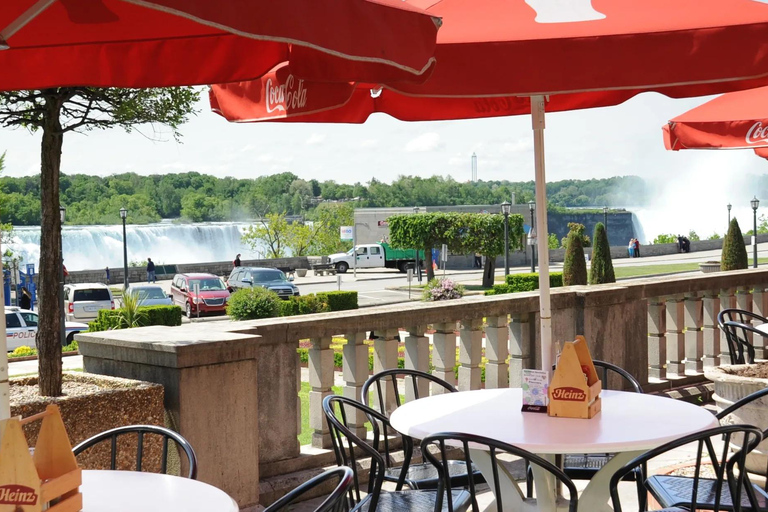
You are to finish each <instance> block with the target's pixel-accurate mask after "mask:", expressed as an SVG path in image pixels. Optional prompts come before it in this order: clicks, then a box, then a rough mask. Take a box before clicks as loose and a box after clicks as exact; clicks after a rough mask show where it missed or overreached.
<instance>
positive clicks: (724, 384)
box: [705, 363, 768, 475]
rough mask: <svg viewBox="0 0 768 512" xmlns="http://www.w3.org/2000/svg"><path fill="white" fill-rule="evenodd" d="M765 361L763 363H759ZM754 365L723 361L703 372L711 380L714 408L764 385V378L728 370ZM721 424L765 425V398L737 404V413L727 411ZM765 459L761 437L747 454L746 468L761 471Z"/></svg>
mask: <svg viewBox="0 0 768 512" xmlns="http://www.w3.org/2000/svg"><path fill="white" fill-rule="evenodd" d="M762 364H765V363H762ZM749 366H754V365H743V364H740V365H726V366H721V367H719V368H712V369H711V370H707V371H706V372H705V376H706V378H707V379H709V380H711V381H712V382H713V383H714V384H715V394H714V397H713V398H714V399H715V403H716V404H717V410H718V411H722V410H723V409H725V408H727V407H729V406H730V405H731V404H733V403H734V402H738V401H739V400H741V399H742V398H744V397H746V396H748V395H750V394H752V393H754V392H755V391H760V390H761V389H763V388H765V387H768V379H758V378H755V377H742V376H740V375H733V374H731V373H730V371H733V370H738V369H740V368H746V367H749ZM722 423H723V424H739V423H746V424H748V425H755V426H757V427H759V428H760V429H765V428H766V427H768V398H760V399H758V400H755V401H754V402H752V403H751V404H748V405H745V406H744V407H742V408H740V409H739V410H738V411H737V413H735V414H731V415H730V416H728V417H727V418H725V419H724V420H723V421H722ZM766 463H768V441H763V442H762V443H760V445H759V446H758V447H757V448H756V449H755V450H754V451H753V452H752V453H751V454H749V455H748V456H747V469H748V470H749V471H750V472H751V473H756V474H759V475H765V474H766V473H765V471H766Z"/></svg>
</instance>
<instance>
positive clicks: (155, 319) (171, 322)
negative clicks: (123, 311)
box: [88, 306, 181, 332]
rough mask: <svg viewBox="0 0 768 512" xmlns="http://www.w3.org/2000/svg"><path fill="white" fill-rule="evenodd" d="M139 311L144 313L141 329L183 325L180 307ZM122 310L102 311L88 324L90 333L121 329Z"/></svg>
mask: <svg viewBox="0 0 768 512" xmlns="http://www.w3.org/2000/svg"><path fill="white" fill-rule="evenodd" d="M139 310H141V311H143V312H144V316H143V317H142V321H141V327H145V326H148V325H168V326H172V327H173V326H176V325H181V308H180V307H179V306H141V307H139ZM121 328H122V327H121V326H120V310H119V309H102V310H100V311H99V315H98V316H97V317H96V320H94V321H93V322H89V323H88V332H97V331H108V330H110V329H121Z"/></svg>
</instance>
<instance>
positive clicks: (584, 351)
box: [547, 336, 602, 419]
mask: <svg viewBox="0 0 768 512" xmlns="http://www.w3.org/2000/svg"><path fill="white" fill-rule="evenodd" d="M601 390H602V383H601V382H600V379H598V378H597V371H595V365H594V364H593V363H592V356H590V354H589V347H587V340H586V339H584V336H576V341H567V342H565V343H564V344H563V351H562V353H561V354H560V360H559V361H558V363H557V368H555V374H554V376H553V377H552V382H551V383H550V384H549V408H548V410H547V413H548V414H549V415H550V416H559V417H563V418H584V419H589V418H593V417H594V416H595V415H596V414H597V413H599V412H600V407H601V402H600V391H601Z"/></svg>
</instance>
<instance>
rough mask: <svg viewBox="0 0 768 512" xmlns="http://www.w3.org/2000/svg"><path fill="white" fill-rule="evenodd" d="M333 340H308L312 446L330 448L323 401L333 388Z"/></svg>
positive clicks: (323, 338)
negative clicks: (309, 345) (309, 344)
mask: <svg viewBox="0 0 768 512" xmlns="http://www.w3.org/2000/svg"><path fill="white" fill-rule="evenodd" d="M332 340H333V338H332V337H330V336H325V337H322V338H310V339H309V341H310V343H311V344H312V346H311V347H310V349H309V387H310V390H309V427H310V428H311V429H312V446H314V447H316V448H330V446H331V435H330V433H329V431H328V423H327V422H326V420H325V414H324V413H323V399H324V398H325V397H326V396H328V395H330V394H331V393H332V391H331V386H333V350H332V349H331V342H332Z"/></svg>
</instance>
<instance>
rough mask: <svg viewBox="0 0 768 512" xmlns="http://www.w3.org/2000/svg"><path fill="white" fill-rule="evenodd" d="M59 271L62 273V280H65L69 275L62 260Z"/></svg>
mask: <svg viewBox="0 0 768 512" xmlns="http://www.w3.org/2000/svg"><path fill="white" fill-rule="evenodd" d="M61 272H62V274H64V282H65V283H66V282H67V278H68V277H69V272H67V266H66V265H65V264H64V260H61Z"/></svg>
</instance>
